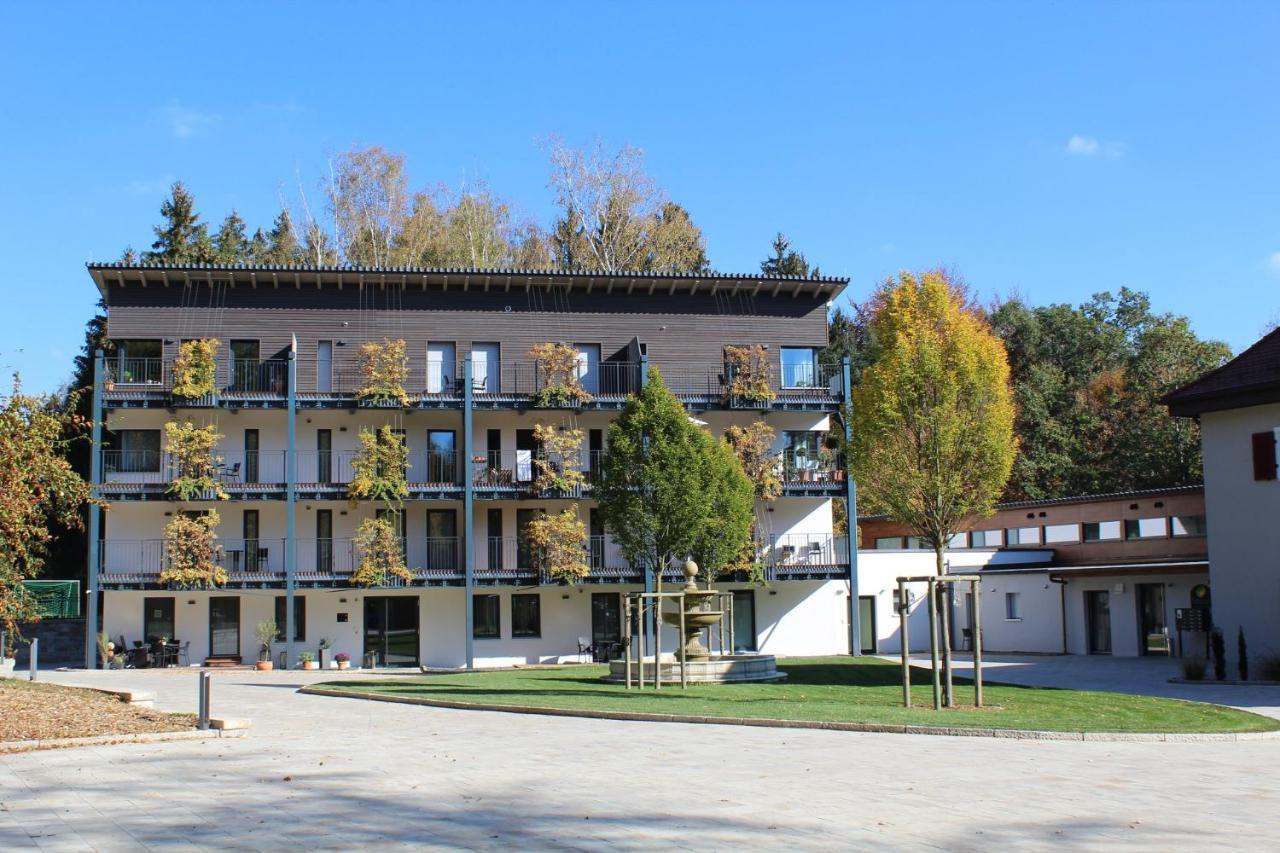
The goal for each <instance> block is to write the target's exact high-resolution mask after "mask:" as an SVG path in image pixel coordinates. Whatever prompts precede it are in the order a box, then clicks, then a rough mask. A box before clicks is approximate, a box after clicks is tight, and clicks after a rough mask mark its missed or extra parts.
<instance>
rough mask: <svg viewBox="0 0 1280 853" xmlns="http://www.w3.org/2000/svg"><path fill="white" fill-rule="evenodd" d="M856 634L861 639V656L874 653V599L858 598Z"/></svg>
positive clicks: (866, 596)
mask: <svg viewBox="0 0 1280 853" xmlns="http://www.w3.org/2000/svg"><path fill="white" fill-rule="evenodd" d="M858 633H859V635H861V638H862V654H864V655H874V654H875V653H876V597H875V596H874V595H860V596H858Z"/></svg>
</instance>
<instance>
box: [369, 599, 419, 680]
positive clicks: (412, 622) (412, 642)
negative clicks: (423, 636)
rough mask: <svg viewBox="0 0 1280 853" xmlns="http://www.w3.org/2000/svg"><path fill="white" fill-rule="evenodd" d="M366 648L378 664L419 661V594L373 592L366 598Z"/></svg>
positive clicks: (390, 664)
mask: <svg viewBox="0 0 1280 853" xmlns="http://www.w3.org/2000/svg"><path fill="white" fill-rule="evenodd" d="M364 651H365V654H366V655H368V654H373V658H374V663H375V664H376V665H378V666H415V665H417V663H418V597H417V596H409V595H371V596H366V597H365V600H364Z"/></svg>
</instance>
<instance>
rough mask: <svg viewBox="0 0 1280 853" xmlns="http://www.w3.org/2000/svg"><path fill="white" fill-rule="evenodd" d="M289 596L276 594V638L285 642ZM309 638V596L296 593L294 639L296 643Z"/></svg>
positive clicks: (294, 601) (294, 600) (294, 598)
mask: <svg viewBox="0 0 1280 853" xmlns="http://www.w3.org/2000/svg"><path fill="white" fill-rule="evenodd" d="M288 601H289V598H288V596H284V595H277V596H276V640H277V641H278V642H281V643H283V642H284V632H285V628H286V627H287V625H286V624H285V613H286V612H287V610H286V608H287V607H288ZM306 638H307V597H306V596H305V595H295V596H294V597H293V640H294V642H295V643H297V642H301V641H303V640H305V639H306Z"/></svg>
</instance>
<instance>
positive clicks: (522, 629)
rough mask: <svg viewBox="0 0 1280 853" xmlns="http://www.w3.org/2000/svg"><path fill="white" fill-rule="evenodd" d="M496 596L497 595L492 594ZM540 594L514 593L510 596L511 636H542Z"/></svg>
mask: <svg viewBox="0 0 1280 853" xmlns="http://www.w3.org/2000/svg"><path fill="white" fill-rule="evenodd" d="M494 598H497V596H494ZM541 599H542V596H540V595H537V594H536V593H535V594H532V595H528V594H523V593H520V594H515V595H512V596H511V636H513V637H541V636H542V606H541Z"/></svg>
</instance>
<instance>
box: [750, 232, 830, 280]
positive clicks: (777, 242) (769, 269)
mask: <svg viewBox="0 0 1280 853" xmlns="http://www.w3.org/2000/svg"><path fill="white" fill-rule="evenodd" d="M760 272H762V273H764V274H765V275H771V276H779V275H786V276H797V277H799V278H817V277H818V276H820V275H822V272H821V270H819V269H818V267H817V266H814V267H813V268H812V269H810V267H809V262H808V261H807V260H806V259H805V256H804V255H802V254H800V253H799V252H797V251H795V250H794V249H792V248H791V241H789V240H788V239H787V238H786V235H784V234H783V233H782V232H781V231H779V232H778V236H776V237H774V238H773V254H772V255H771V256H770V257H767V258H765V259H764V260H763V261H761V262H760Z"/></svg>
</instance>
